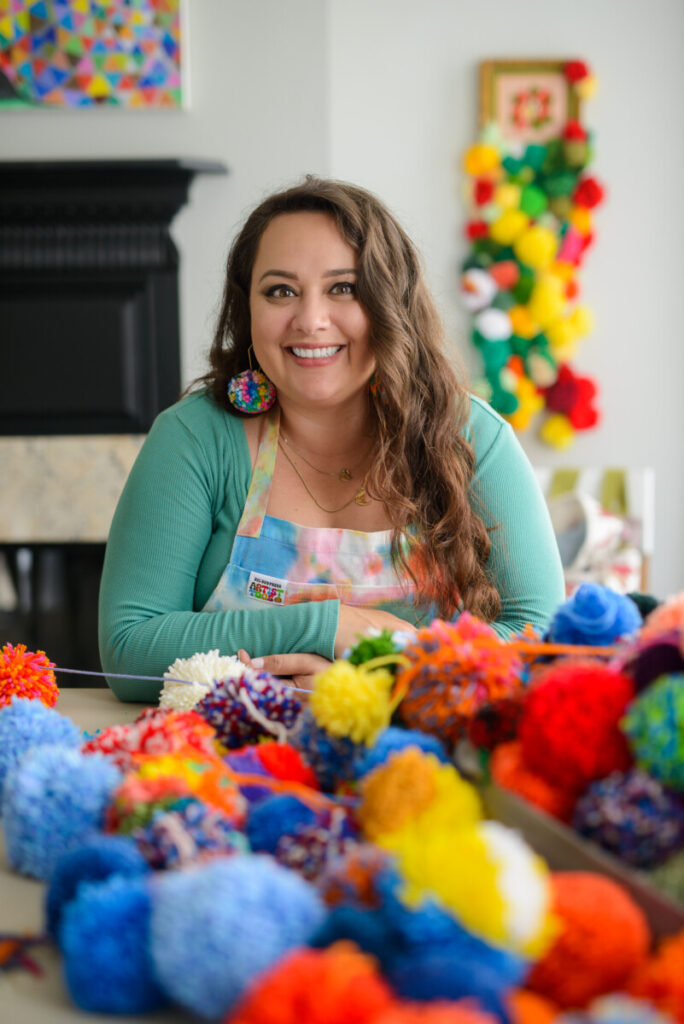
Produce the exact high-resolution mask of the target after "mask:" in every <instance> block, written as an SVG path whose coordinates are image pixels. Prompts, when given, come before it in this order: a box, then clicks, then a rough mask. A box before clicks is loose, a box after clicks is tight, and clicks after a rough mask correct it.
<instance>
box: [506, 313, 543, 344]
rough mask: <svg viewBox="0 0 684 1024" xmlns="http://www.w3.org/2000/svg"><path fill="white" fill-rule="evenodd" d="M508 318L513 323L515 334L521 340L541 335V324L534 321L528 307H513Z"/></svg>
mask: <svg viewBox="0 0 684 1024" xmlns="http://www.w3.org/2000/svg"><path fill="white" fill-rule="evenodd" d="M508 317H509V319H510V321H511V326H512V328H513V334H517V336H518V337H519V338H534V337H535V335H537V334H539V331H540V327H539V324H538V323H537V322H536V321H535V320H533V319H532V317H531V316H530V311H529V309H528V308H527V306H512V307H511V309H509V310H508Z"/></svg>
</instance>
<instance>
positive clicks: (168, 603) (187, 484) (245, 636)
mask: <svg viewBox="0 0 684 1024" xmlns="http://www.w3.org/2000/svg"><path fill="white" fill-rule="evenodd" d="M466 434H467V436H468V438H469V440H470V441H471V443H472V444H473V446H474V449H475V455H476V469H475V475H474V478H473V481H472V491H473V494H474V495H477V497H478V499H479V502H478V507H480V503H482V506H483V507H484V509H486V513H487V520H488V521H489V522H491V523H494V524H496V528H495V529H494V530H493V531H492V533H491V538H492V550H491V553H490V558H489V563H488V571H489V572H490V575H491V578H492V580H493V582H494V585H495V586H496V587H497V589H498V591H499V594H500V595H501V613H500V616H499V618H498V619H497V620H496V622H494V623H493V624H492V625H493V627H494V629H495V630H496V631H497V633H498V634H499V635H500V636H503V637H507V636H509V635H511V634H512V633H514V632H517V631H518V630H520V629H522V628H523V627H524V626H525V624H526V623H531V625H532V626H534V627H535V628H536V629H538V630H543V629H544V628H545V627H546V625H547V623H548V620H549V618H550V616H551V614H552V613H553V611H555V609H556V607H557V606H558V604H559V603H560V602H561V601H562V600H563V596H564V591H563V577H562V569H561V563H560V557H559V555H558V549H557V546H556V541H555V537H554V534H553V529H552V527H551V522H550V520H549V516H548V513H547V510H546V503H545V501H544V498H543V495H542V494H541V491H540V490H539V487H538V485H537V481H536V478H535V475H534V472H533V470H532V467H531V466H530V464H529V462H528V460H527V457H526V456H525V453H524V452H523V450H522V448H521V447H520V444H519V443H518V441H517V439H516V437H515V435H514V433H513V431H512V429H511V427H510V425H509V424H508V423H506V422H505V421H504V420H503V419H502V418H501V417H500V416H499V415H497V413H495V412H494V411H493V410H492V409H491V408H490V407H489V406H488V405H487V404H486V403H485V402H483V401H481V400H480V399H479V398H476V397H474V396H473V397H472V398H471V410H470V419H469V423H468V426H467V428H466ZM251 475H252V466H251V460H250V455H249V449H248V446H247V440H246V437H245V432H244V428H243V426H242V421H241V420H240V418H238V417H236V416H232V415H231V414H230V413H228V412H226V411H225V410H223V409H221V408H220V406H219V405H218V404H217V403H216V402H215V401H214V400H213V399H212V398H211V397H210V396H209V395H208V394H206V393H205V392H197V393H194V394H192V395H190V396H188V397H187V398H184V399H182V400H181V401H180V402H178V403H176V404H175V405H173V406H171V407H170V408H169V409H166V410H165V411H164V412H163V413H161V415H160V416H158V417H157V419H156V420H155V422H154V424H153V426H152V429H151V431H150V433H149V435H148V436H147V438H146V439H145V443H144V444H143V447H142V449H141V451H140V454H139V456H138V458H137V460H136V462H135V465H134V466H133V468H132V470H131V473H130V475H129V477H128V480H127V482H126V486H125V487H124V490H123V493H122V495H121V498H120V500H119V503H118V506H117V509H116V512H115V515H114V519H113V521H112V526H111V530H110V534H109V541H108V544H107V551H106V555H105V563H104V569H103V574H102V582H101V587H100V605H99V639H100V656H101V659H102V666H103V669H104V671H105V672H106V673H121V674H128V675H141V676H142V675H146V676H158V677H159V676H162V675H163V673H164V672H165V671H166V669H167V668H168V667H169V665H170V664H171V663H172V662H173V661H174V660H175V659H176V658H189V657H191V656H192V655H193V654H195V653H196V652H198V651H209V650H213V649H215V648H218V650H219V652H220V653H221V654H235V653H236V652H237V650H238V649H239V648H244V649H245V650H247V651H249V653H250V655H251V656H252V657H256V656H258V655H267V654H275V653H287V652H291V651H313V652H315V653H317V654H320V655H322V656H323V657H325V658H332V657H333V648H334V643H335V634H336V631H337V618H338V613H339V606H340V602H339V601H338V600H326V601H316V602H309V603H303V604H294V605H288V606H285V607H281V608H266V609H263V608H258V609H255V610H254V611H251V610H249V611H225V612H204V611H202V610H201V609H202V608H203V607H204V605H205V604H206V602H207V600H208V598H209V597H210V595H211V594H212V592H213V590H214V588H215V586H216V584H217V582H218V580H219V577H220V576H221V574H222V572H223V570H224V569H225V567H226V564H227V563H228V561H229V558H230V553H231V550H232V547H233V541H234V539H235V534H236V532H237V528H238V524H239V521H240V517H241V515H242V510H243V506H244V504H245V501H246V498H247V491H248V488H249V484H250V479H251ZM108 682H109V685H110V686H111V688H112V690H113V691H114V693H115V694H116V695H117V697H119V698H120V699H121V700H129V701H143V702H145V703H153V702H156V700H157V698H158V695H159V691H160V689H161V685H162V684H161V683H156V682H145V681H140V680H128V679H116V678H113V677H111V678H109V680H108Z"/></svg>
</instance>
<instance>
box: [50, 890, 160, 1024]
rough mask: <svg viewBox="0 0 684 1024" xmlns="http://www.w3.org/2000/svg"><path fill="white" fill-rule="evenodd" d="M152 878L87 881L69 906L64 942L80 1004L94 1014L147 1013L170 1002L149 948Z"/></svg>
mask: <svg viewBox="0 0 684 1024" xmlns="http://www.w3.org/2000/svg"><path fill="white" fill-rule="evenodd" d="M150 900H151V897H150V890H149V882H148V880H147V878H145V877H143V876H140V875H137V876H132V877H130V876H129V877H124V876H123V875H114V876H113V877H111V878H109V879H107V881H105V882H90V883H88V882H86V883H84V885H83V886H81V887H80V888H79V891H78V895H77V897H76V899H75V900H73V901H72V902H71V903H69V904H68V905H67V906H66V907H65V908H64V914H63V915H62V922H61V926H60V930H59V944H60V947H61V950H62V954H63V956H64V973H65V976H66V980H67V984H68V986H69V991H70V992H71V996H72V998H73V1000H74V1002H75V1003H77V1004H78V1006H80V1007H81V1009H83V1010H87V1011H88V1012H89V1013H145V1012H147V1011H148V1010H154V1009H156V1008H157V1007H159V1006H162V1005H163V1004H164V1003H165V1001H166V1000H165V997H164V995H163V993H162V991H161V989H160V988H159V985H158V984H157V982H156V980H155V978H154V972H153V969H152V962H151V959H150V949H149V923H150Z"/></svg>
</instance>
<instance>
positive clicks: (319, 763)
mask: <svg viewBox="0 0 684 1024" xmlns="http://www.w3.org/2000/svg"><path fill="white" fill-rule="evenodd" d="M290 742H291V743H292V744H293V746H294V747H296V749H297V750H299V751H300V752H301V754H302V756H303V757H304V759H305V760H306V762H307V763H308V764H310V765H311V768H312V769H313V771H314V774H315V775H316V778H317V779H318V784H319V786H320V787H321V789H322V790H323V792H325V793H331V792H332V791H333V790H334V789H335V786H336V785H337V784H338V783H340V782H345V781H347V780H349V779H352V778H353V777H354V764H355V762H356V760H357V758H358V757H359V756H360V754H361V752H362V751H365V749H366V747H365V746H361V745H360V744H358V743H354V742H353V740H351V739H349V738H348V737H346V736H332V735H331V734H330V733H329V732H328V730H327V729H324V728H323V727H322V726H320V725H319V724H318V722H316V720H315V718H314V717H313V714H312V712H311V709H310V708H305V709H304V711H303V712H302V714H301V715H300V716H299V719H298V721H297V725H296V726H295V728H294V729H293V731H292V734H291V736H290Z"/></svg>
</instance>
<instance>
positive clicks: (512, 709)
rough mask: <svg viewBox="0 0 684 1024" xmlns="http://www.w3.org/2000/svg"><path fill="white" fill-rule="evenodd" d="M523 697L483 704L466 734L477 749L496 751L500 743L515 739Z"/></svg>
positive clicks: (467, 728) (469, 722) (470, 720)
mask: <svg viewBox="0 0 684 1024" xmlns="http://www.w3.org/2000/svg"><path fill="white" fill-rule="evenodd" d="M522 705H523V695H522V694H519V695H517V696H516V697H508V698H505V699H504V700H498V701H496V702H495V703H494V704H483V706H482V707H481V708H479V709H478V710H477V711H476V712H475V714H474V715H473V717H472V718H470V719H469V720H468V723H467V726H466V734H467V736H468V739H469V740H470V742H471V743H472V744H473V746H475V747H480V748H481V749H482V750H494V748H495V747H497V746H498V745H499V744H500V743H506V742H507V741H510V740H513V739H515V737H516V736H517V735H518V729H519V726H520V718H521V715H522Z"/></svg>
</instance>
